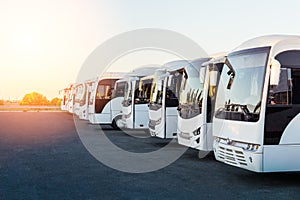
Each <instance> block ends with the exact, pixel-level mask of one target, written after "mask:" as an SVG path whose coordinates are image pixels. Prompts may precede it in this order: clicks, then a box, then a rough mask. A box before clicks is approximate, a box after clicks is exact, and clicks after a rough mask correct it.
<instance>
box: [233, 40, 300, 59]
mask: <svg viewBox="0 0 300 200" xmlns="http://www.w3.org/2000/svg"><path fill="white" fill-rule="evenodd" d="M268 46H269V47H271V48H272V50H271V54H270V56H271V57H275V56H276V55H277V54H278V53H280V52H282V51H287V50H295V49H298V50H299V49H300V36H297V35H266V36H260V37H256V38H253V39H250V40H247V41H246V42H244V43H242V44H241V45H240V46H238V47H237V48H235V49H234V50H233V52H236V51H241V50H246V49H252V48H258V47H268Z"/></svg>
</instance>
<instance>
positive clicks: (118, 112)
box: [111, 97, 124, 122]
mask: <svg viewBox="0 0 300 200" xmlns="http://www.w3.org/2000/svg"><path fill="white" fill-rule="evenodd" d="M123 100H124V98H123V97H116V98H113V99H112V100H111V122H112V121H113V120H114V119H115V118H116V117H118V116H120V117H122V101H123Z"/></svg>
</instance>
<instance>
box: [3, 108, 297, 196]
mask: <svg viewBox="0 0 300 200" xmlns="http://www.w3.org/2000/svg"><path fill="white" fill-rule="evenodd" d="M80 123H81V124H82V126H87V127H89V129H93V130H95V131H96V132H97V130H98V129H100V126H99V125H90V124H88V123H87V122H80ZM103 129H104V132H101V131H99V134H105V135H106V136H107V137H108V138H109V139H110V141H112V142H113V143H114V144H116V145H117V146H118V147H119V148H120V149H124V150H126V151H131V152H142V153H143V152H151V151H155V150H157V149H160V148H162V147H164V146H166V145H168V143H169V142H170V140H163V139H159V138H136V137H132V136H130V135H128V134H126V133H124V132H123V131H116V130H112V129H111V128H110V127H102V130H103ZM96 134H98V132H97V133H96ZM137 134H140V133H138V132H137ZM141 134H142V133H141ZM86 137H89V136H88V135H87V136H86ZM172 148H174V149H177V148H178V149H180V148H182V147H181V146H180V145H177V144H173V146H172ZM102 150H103V151H104V152H105V151H108V150H109V149H105V148H104V149H102ZM295 159H298V158H295ZM229 198H230V199H241V198H243V199H274V198H278V199H279V198H280V199H299V198H300V173H299V172H293V173H267V174H258V173H253V172H249V171H246V170H243V169H239V168H236V167H232V166H228V165H225V164H223V163H220V162H217V161H215V159H214V157H213V155H212V154H209V155H208V156H207V157H205V158H204V159H199V158H198V151H196V150H193V149H188V150H187V151H186V152H185V153H184V154H183V155H182V156H181V157H180V158H179V159H177V160H176V161H175V162H173V163H172V164H170V165H168V166H167V167H165V168H162V169H160V170H157V171H153V172H148V173H126V172H121V171H118V170H116V169H112V168H110V167H108V166H106V165H104V164H103V163H101V162H100V161H98V160H97V159H96V158H95V157H94V156H92V155H91V154H90V153H89V151H88V150H87V149H86V148H85V146H84V145H83V144H82V142H81V140H80V138H79V135H78V134H77V131H76V128H75V125H74V120H73V115H71V114H69V113H64V112H1V113H0V200H10V199H43V200H46V199H51V200H52V199H72V200H75V199H80V200H84V199H89V200H92V199H229Z"/></svg>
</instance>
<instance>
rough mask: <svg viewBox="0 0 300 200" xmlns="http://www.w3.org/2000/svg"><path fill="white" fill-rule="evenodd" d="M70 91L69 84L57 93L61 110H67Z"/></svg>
mask: <svg viewBox="0 0 300 200" xmlns="http://www.w3.org/2000/svg"><path fill="white" fill-rule="evenodd" d="M70 93H71V85H70V86H69V87H67V88H64V89H62V90H60V91H59V94H60V95H61V104H60V109H61V110H63V111H67V110H68V105H69V103H70Z"/></svg>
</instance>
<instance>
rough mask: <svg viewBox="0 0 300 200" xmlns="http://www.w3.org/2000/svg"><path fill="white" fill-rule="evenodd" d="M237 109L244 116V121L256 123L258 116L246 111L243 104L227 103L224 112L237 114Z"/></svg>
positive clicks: (246, 108)
mask: <svg viewBox="0 0 300 200" xmlns="http://www.w3.org/2000/svg"><path fill="white" fill-rule="evenodd" d="M238 108H241V110H242V112H243V114H244V116H245V120H246V121H256V120H257V117H258V115H257V114H254V113H251V112H250V111H249V109H248V106H247V105H244V104H234V103H232V104H231V103H228V104H225V110H226V111H234V112H238Z"/></svg>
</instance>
